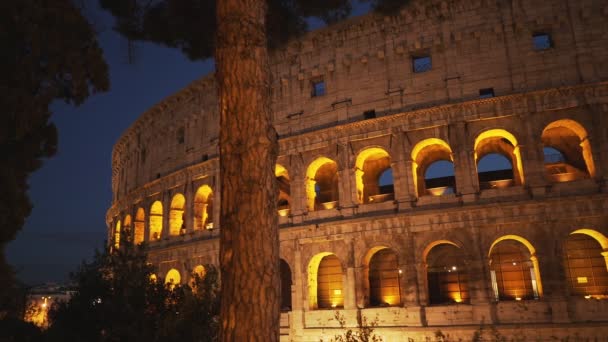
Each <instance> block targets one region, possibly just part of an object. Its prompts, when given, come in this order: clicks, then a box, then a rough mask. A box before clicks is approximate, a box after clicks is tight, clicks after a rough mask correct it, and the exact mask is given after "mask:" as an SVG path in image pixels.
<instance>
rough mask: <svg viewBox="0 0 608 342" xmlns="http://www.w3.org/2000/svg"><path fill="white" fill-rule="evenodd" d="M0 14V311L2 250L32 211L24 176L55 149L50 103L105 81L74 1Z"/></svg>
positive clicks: (14, 5) (25, 5)
mask: <svg viewBox="0 0 608 342" xmlns="http://www.w3.org/2000/svg"><path fill="white" fill-rule="evenodd" d="M0 11H1V13H2V15H1V16H0V42H1V44H2V53H0V72H1V74H2V78H1V79H0V92H1V93H2V96H0V108H2V114H1V117H0V313H1V312H3V311H6V310H7V306H9V303H10V302H11V295H10V293H11V292H12V290H11V289H12V286H13V284H14V282H13V273H12V270H11V269H10V267H9V266H8V264H7V263H6V260H5V256H4V249H5V246H6V244H7V243H8V242H9V241H11V240H13V239H14V238H15V236H16V233H17V232H18V231H19V229H21V227H22V226H23V224H24V220H25V218H26V217H27V216H28V215H29V214H30V211H31V209H32V204H31V203H30V200H29V198H28V195H27V190H28V182H27V181H28V177H29V175H30V174H31V173H32V172H34V171H35V170H37V169H38V168H40V166H41V165H42V160H43V158H48V157H50V156H52V155H53V154H55V151H56V149H57V131H56V129H55V126H54V125H53V124H52V123H50V122H49V118H50V116H51V114H52V113H51V110H50V109H49V106H50V104H51V103H52V102H53V101H55V100H64V101H66V102H67V103H71V104H74V105H79V104H81V103H82V102H84V101H85V100H86V99H87V97H89V96H90V95H91V94H93V93H95V92H99V91H106V90H107V89H108V88H109V80H108V67H107V65H106V63H105V61H104V59H103V54H102V51H101V49H100V48H99V46H98V43H97V36H96V33H95V32H94V30H93V28H92V26H91V25H90V23H89V22H87V20H86V19H85V18H84V16H83V15H82V13H81V9H80V8H78V7H76V6H75V5H74V3H73V2H72V1H70V0H54V1H35V0H20V1H3V2H2V4H1V5H0Z"/></svg>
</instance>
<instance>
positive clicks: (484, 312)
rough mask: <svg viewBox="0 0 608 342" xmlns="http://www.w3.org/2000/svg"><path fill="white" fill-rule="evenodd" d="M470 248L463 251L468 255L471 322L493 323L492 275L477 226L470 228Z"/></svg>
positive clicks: (494, 314) (486, 252)
mask: <svg viewBox="0 0 608 342" xmlns="http://www.w3.org/2000/svg"><path fill="white" fill-rule="evenodd" d="M470 232H471V234H470V239H471V240H472V243H471V247H472V248H471V250H470V251H465V252H467V254H468V256H469V263H468V264H467V272H468V276H469V283H468V286H469V295H470V297H471V299H470V301H471V305H472V306H473V322H474V323H482V322H483V323H485V324H493V323H496V322H497V319H496V305H495V298H494V292H493V289H492V277H491V276H490V270H489V267H488V265H489V259H488V252H489V251H487V250H485V249H484V247H483V243H482V240H481V233H480V231H479V229H478V228H471V229H470Z"/></svg>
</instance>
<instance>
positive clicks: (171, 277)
mask: <svg viewBox="0 0 608 342" xmlns="http://www.w3.org/2000/svg"><path fill="white" fill-rule="evenodd" d="M181 282H182V277H181V275H180V274H179V271H178V270H176V269H175V268H172V269H170V270H169V272H167V275H166V276H165V285H166V286H169V288H170V289H171V290H173V288H174V287H175V286H176V285H179V284H180V283H181Z"/></svg>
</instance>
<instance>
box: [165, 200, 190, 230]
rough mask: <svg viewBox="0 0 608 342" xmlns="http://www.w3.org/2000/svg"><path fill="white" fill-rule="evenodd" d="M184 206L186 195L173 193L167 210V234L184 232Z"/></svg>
mask: <svg viewBox="0 0 608 342" xmlns="http://www.w3.org/2000/svg"><path fill="white" fill-rule="evenodd" d="M185 206H186V197H184V195H182V194H175V196H173V199H172V200H171V209H170V210H169V235H171V236H175V235H179V234H180V233H185V225H184V209H185ZM182 230H183V231H182Z"/></svg>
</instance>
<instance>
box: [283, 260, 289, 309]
mask: <svg viewBox="0 0 608 342" xmlns="http://www.w3.org/2000/svg"><path fill="white" fill-rule="evenodd" d="M280 272H281V311H291V268H289V265H288V264H287V262H285V260H283V259H281V261H280Z"/></svg>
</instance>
